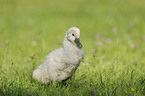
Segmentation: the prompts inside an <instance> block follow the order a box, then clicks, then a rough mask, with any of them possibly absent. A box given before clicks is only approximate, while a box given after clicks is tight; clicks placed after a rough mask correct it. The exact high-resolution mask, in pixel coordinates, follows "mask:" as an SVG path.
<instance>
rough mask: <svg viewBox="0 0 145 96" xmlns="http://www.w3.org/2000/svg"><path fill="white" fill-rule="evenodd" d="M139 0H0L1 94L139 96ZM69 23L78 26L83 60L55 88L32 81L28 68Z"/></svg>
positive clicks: (142, 30)
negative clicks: (74, 71) (65, 79)
mask: <svg viewBox="0 0 145 96" xmlns="http://www.w3.org/2000/svg"><path fill="white" fill-rule="evenodd" d="M144 3H145V1H143V0H139V1H136V0H106V1H104V0H97V1H96V0H92V1H89V0H69V1H68V0H61V1H60V0H43V1H42V0H35V1H33V0H28V1H26V0H0V96H3V95H4V96H21V95H22V96H32V95H33V96H37V95H38V96H89V95H90V96H91V95H96V96H106V95H107V96H144V95H145V59H144V58H145V40H144V38H145V37H144V36H145V22H144V21H145V18H144V17H145V13H144V10H145V6H144ZM72 26H76V27H78V28H80V29H81V42H82V44H83V50H84V51H85V59H84V61H83V62H82V63H81V64H80V66H79V68H78V70H77V71H76V73H75V75H74V76H73V77H72V78H71V79H70V80H68V81H66V82H65V83H63V84H57V87H54V86H53V85H48V84H41V83H39V82H37V81H36V80H34V79H33V78H32V72H33V70H34V69H36V66H37V65H39V64H40V63H42V62H43V60H44V58H45V56H46V55H47V54H48V53H49V52H51V51H52V50H53V49H56V48H59V47H62V41H63V38H64V35H65V32H66V31H67V30H68V28H70V27H72ZM96 34H97V35H96ZM95 36H96V38H95ZM31 56H33V58H32V57H31Z"/></svg>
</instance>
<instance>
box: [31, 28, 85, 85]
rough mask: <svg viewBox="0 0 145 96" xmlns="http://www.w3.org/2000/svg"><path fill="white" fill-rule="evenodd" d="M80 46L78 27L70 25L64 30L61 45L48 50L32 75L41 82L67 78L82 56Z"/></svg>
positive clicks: (82, 52) (72, 72) (60, 80)
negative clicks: (64, 33) (50, 50)
mask: <svg viewBox="0 0 145 96" xmlns="http://www.w3.org/2000/svg"><path fill="white" fill-rule="evenodd" d="M81 48H82V44H81V42H80V29H78V28H76V27H71V28H70V29H69V30H68V31H67V32H66V35H65V38H64V41H63V47H62V48H59V49H56V50H54V51H52V52H50V53H49V54H48V55H47V56H46V57H45V60H44V61H43V63H42V64H40V66H38V69H36V70H34V71H33V76H32V77H33V78H34V79H37V80H38V81H39V82H42V83H50V82H51V81H53V82H62V81H65V80H67V79H69V78H70V77H71V76H73V75H74V73H75V71H76V69H77V68H78V66H79V64H80V62H81V61H82V59H83V58H84V51H83V50H82V49H81Z"/></svg>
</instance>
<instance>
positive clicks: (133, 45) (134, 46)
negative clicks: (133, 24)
mask: <svg viewBox="0 0 145 96" xmlns="http://www.w3.org/2000/svg"><path fill="white" fill-rule="evenodd" d="M130 46H131V48H138V45H135V44H131V45H130Z"/></svg>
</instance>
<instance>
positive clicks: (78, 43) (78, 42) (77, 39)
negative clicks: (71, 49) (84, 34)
mask: <svg viewBox="0 0 145 96" xmlns="http://www.w3.org/2000/svg"><path fill="white" fill-rule="evenodd" d="M75 43H76V44H77V46H78V47H79V48H82V47H83V46H82V44H81V42H80V38H76V39H75Z"/></svg>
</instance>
